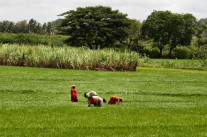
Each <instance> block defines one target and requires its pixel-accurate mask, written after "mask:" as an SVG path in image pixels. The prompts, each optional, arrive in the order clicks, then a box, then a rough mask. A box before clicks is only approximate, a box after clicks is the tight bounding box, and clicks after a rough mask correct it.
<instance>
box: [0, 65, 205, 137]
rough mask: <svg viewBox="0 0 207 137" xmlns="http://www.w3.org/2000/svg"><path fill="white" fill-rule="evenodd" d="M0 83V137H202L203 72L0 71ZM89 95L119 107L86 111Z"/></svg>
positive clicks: (146, 69) (108, 106)
mask: <svg viewBox="0 0 207 137" xmlns="http://www.w3.org/2000/svg"><path fill="white" fill-rule="evenodd" d="M0 81H1V82H0V136H21V137H22V136H32V137H35V136H81V137H82V136H113V137H114V136H123V137H126V136H136V137H137V136H144V137H146V136H165V137H166V136H180V137H184V136H186V137H189V136H207V72H206V71H195V70H173V69H154V68H138V71H137V72H107V71H84V70H69V69H48V68H33V67H14V66H0ZM72 84H75V85H76V87H77V88H76V89H77V92H78V97H79V102H77V103H72V102H70V86H71V85H72ZM91 90H95V91H97V93H98V94H99V95H100V96H101V97H103V98H106V100H107V101H108V100H109V98H110V96H112V95H115V96H118V97H122V98H123V100H124V101H123V102H122V103H120V105H113V106H110V105H107V104H104V106H103V107H102V108H97V107H89V108H88V107H87V100H86V99H85V98H84V97H83V94H84V93H85V92H88V91H91Z"/></svg>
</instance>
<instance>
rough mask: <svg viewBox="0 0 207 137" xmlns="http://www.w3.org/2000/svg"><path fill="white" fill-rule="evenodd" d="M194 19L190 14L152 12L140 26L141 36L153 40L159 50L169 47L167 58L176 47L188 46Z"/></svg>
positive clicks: (192, 32)
mask: <svg viewBox="0 0 207 137" xmlns="http://www.w3.org/2000/svg"><path fill="white" fill-rule="evenodd" d="M195 28H196V18H195V17H194V16H193V15H192V14H188V13H187V14H175V13H171V12H170V11H153V12H152V13H151V15H149V16H148V18H147V20H146V21H144V22H143V25H142V35H143V36H147V37H148V38H150V39H153V42H154V45H155V46H157V47H158V48H159V49H160V56H161V55H162V50H163V48H164V47H165V46H166V45H167V44H168V45H169V46H170V51H169V56H171V52H172V50H173V49H174V48H175V47H176V46H177V45H189V44H190V42H191V40H192V36H193V34H194V33H195Z"/></svg>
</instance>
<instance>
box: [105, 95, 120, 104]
mask: <svg viewBox="0 0 207 137" xmlns="http://www.w3.org/2000/svg"><path fill="white" fill-rule="evenodd" d="M116 102H117V104H119V102H122V98H118V97H115V96H112V97H111V98H110V100H109V103H108V104H116Z"/></svg>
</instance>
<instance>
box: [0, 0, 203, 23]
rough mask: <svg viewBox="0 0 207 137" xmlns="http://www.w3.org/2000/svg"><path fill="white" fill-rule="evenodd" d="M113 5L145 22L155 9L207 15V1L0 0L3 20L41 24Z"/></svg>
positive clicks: (0, 16) (198, 17)
mask: <svg viewBox="0 0 207 137" xmlns="http://www.w3.org/2000/svg"><path fill="white" fill-rule="evenodd" d="M97 5H102V6H110V7H112V9H113V10H119V11H120V12H122V13H126V14H128V17H129V18H131V19H137V20H140V21H143V20H145V19H146V18H147V16H148V15H150V14H151V13H152V12H153V10H170V11H171V12H173V13H191V14H193V15H194V16H195V17H196V18H197V19H198V20H199V19H201V18H206V17H207V0H0V21H3V20H9V21H14V22H17V21H21V20H27V21H28V20H29V19H31V18H33V19H35V20H37V21H38V22H40V23H44V22H48V21H54V20H56V19H58V18H59V17H58V16H57V15H59V14H61V13H63V12H66V11H69V10H74V9H76V8H77V7H86V6H97Z"/></svg>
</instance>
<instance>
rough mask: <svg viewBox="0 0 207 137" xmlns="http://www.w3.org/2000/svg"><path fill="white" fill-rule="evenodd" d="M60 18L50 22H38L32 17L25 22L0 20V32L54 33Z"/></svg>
mask: <svg viewBox="0 0 207 137" xmlns="http://www.w3.org/2000/svg"><path fill="white" fill-rule="evenodd" d="M59 23H60V20H59V19H57V20H55V21H52V22H48V23H44V24H43V25H42V24H40V23H39V22H38V21H36V20H34V19H30V20H29V22H28V23H27V21H26V20H22V21H19V22H17V23H14V22H11V21H2V22H0V32H2V33H35V34H49V35H53V34H55V33H56V32H55V28H56V27H57V26H58V25H59Z"/></svg>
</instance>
